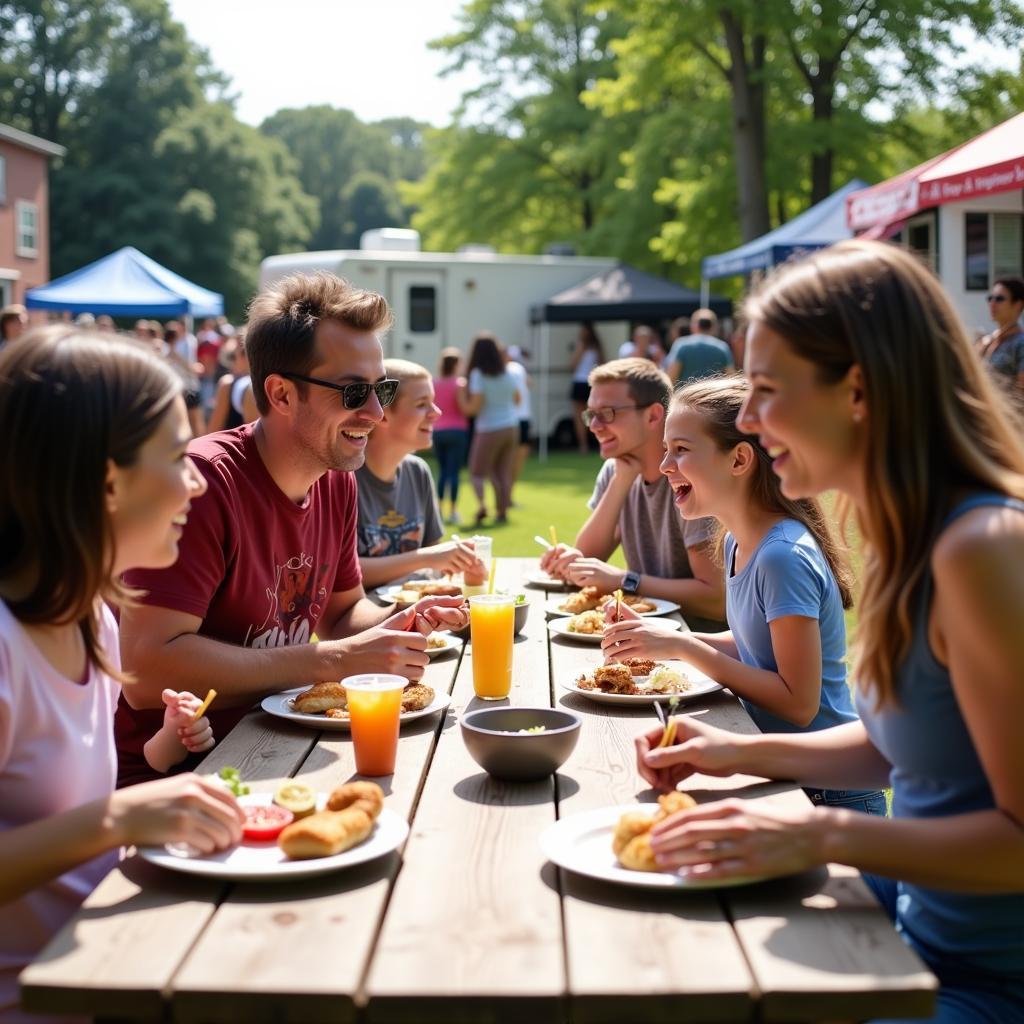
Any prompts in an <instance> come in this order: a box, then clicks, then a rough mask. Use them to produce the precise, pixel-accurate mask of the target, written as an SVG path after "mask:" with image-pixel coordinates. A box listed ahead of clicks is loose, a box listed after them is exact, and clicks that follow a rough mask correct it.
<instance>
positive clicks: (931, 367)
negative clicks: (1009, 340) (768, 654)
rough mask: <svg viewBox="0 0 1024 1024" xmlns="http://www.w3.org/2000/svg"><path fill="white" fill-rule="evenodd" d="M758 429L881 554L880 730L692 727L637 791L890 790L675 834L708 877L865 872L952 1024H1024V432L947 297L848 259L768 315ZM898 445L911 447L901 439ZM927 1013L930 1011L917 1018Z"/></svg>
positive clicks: (865, 625) (801, 490)
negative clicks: (731, 785) (836, 502)
mask: <svg viewBox="0 0 1024 1024" xmlns="http://www.w3.org/2000/svg"><path fill="white" fill-rule="evenodd" d="M745 317H746V320H747V323H748V324H749V327H748V330H747V351H746V363H745V369H746V374H747V377H748V378H749V379H750V384H751V390H750V394H749V396H748V397H747V400H746V403H745V404H744V406H743V409H742V411H741V413H740V416H739V420H738V422H739V426H740V429H741V430H743V431H744V432H745V433H747V434H750V435H752V436H757V438H758V439H759V441H760V443H761V445H762V446H763V447H764V448H765V450H766V451H767V452H768V454H769V455H770V456H771V458H772V460H773V462H772V466H773V470H774V472H775V473H776V475H777V476H778V477H779V483H780V486H781V489H782V493H783V494H784V495H785V496H786V497H787V498H790V499H792V500H797V499H800V498H804V497H810V496H814V495H819V494H822V493H824V492H826V491H830V490H838V491H839V492H840V494H841V496H842V499H843V501H844V502H845V503H846V504H847V505H848V506H850V507H851V508H852V511H853V512H854V513H855V515H856V519H857V525H858V527H859V529H860V533H861V535H862V537H863V538H864V551H865V559H864V570H863V586H862V592H861V597H860V601H859V611H860V616H859V622H858V626H857V632H858V649H857V656H856V659H855V661H854V664H853V668H852V675H853V679H854V682H855V684H856V704H857V710H858V712H859V714H860V718H861V720H860V721H859V722H850V723H847V724H846V725H840V726H836V727H835V728H832V729H824V730H822V731H820V732H813V733H802V734H797V735H793V734H785V735H765V736H739V735H735V734H733V733H730V732H727V731H724V730H721V729H714V728H711V727H710V726H707V725H704V724H703V723H700V722H699V721H698V720H696V719H694V718H686V717H681V718H679V719H677V720H676V721H677V726H678V732H677V734H676V741H675V742H674V743H673V744H671V745H669V746H667V747H665V748H663V749H655V748H656V747H657V744H658V743H659V742H660V740H661V737H662V730H661V729H660V728H659V729H656V730H652V731H651V732H648V733H646V734H645V735H643V736H641V737H638V740H637V762H638V768H639V771H640V774H641V775H642V776H643V778H644V779H646V780H647V781H648V782H649V783H650V784H651V785H653V786H656V787H657V788H666V787H667V788H675V786H676V785H677V784H678V783H680V782H681V781H683V780H684V779H685V778H686V777H687V776H688V775H689V774H690V773H691V772H702V773H705V774H710V775H717V776H728V775H732V774H734V773H741V774H744V775H758V776H764V777H767V778H776V779H794V780H796V781H797V782H799V783H801V784H802V785H805V786H825V787H846V786H864V787H867V786H886V785H889V786H891V787H892V818H879V817H876V816H874V815H866V814H853V813H850V812H849V811H848V810H843V809H840V808H834V807H821V806H818V807H813V806H811V805H810V804H808V806H807V808H806V809H794V810H788V811H779V810H775V809H771V808H767V807H757V806H755V805H752V804H750V803H747V802H746V801H740V800H727V801H724V802H719V803H705V804H703V805H701V806H700V807H698V808H694V809H692V810H688V811H683V812H681V813H679V814H676V815H673V816H671V817H669V818H668V819H666V820H665V821H663V822H661V823H659V825H658V826H656V827H655V829H654V832H653V838H652V848H653V850H654V852H655V855H656V857H657V859H658V863H659V864H660V865H661V866H662V867H663V868H665V869H667V870H676V871H678V870H681V871H685V872H686V873H687V874H688V875H689V876H690V877H692V878H695V879H702V880H706V881H715V880H723V879H728V878H731V877H735V876H740V875H756V874H786V873H789V872H794V871H802V870H804V869H805V868H809V867H812V866H815V865H819V864H826V863H828V862H830V861H834V862H837V863H840V864H849V865H852V866H853V867H856V868H859V869H860V870H861V871H862V872H863V873H864V879H865V881H866V882H867V883H868V884H869V886H870V887H871V888H872V889H873V890H874V892H875V894H876V895H877V896H878V898H879V899H880V901H881V902H882V905H883V906H884V907H885V909H886V910H887V911H888V912H889V914H890V915H892V917H893V919H894V921H895V923H896V926H897V928H898V929H899V931H900V934H901V935H902V937H903V938H904V940H905V941H906V942H907V943H908V945H909V946H911V947H912V948H913V949H914V950H915V951H916V952H917V954H918V955H919V956H920V957H921V959H922V960H923V961H924V962H925V964H927V966H928V967H929V968H930V970H931V971H932V972H933V973H934V974H935V975H936V976H937V977H938V979H939V983H940V989H939V993H938V1007H937V1010H936V1012H935V1014H934V1016H933V1017H931V1018H930V1019H931V1020H932V1022H933V1024H979V1022H986V1024H1004V1022H1007V1021H1019V1020H1024V872H1022V871H1021V865H1022V864H1024V786H1022V785H1021V780H1022V779H1024V744H1022V743H1021V741H1020V723H1021V722H1024V630H1022V629H1021V620H1020V610H1021V608H1024V429H1022V424H1021V420H1020V419H1019V417H1018V415H1017V413H1016V411H1015V410H1014V408H1013V404H1012V401H1011V399H1010V398H1009V397H1008V396H1006V395H1005V394H1003V393H1002V392H1001V390H1000V389H999V387H998V386H997V385H996V384H995V383H994V382H993V381H992V379H991V378H990V376H989V374H988V373H987V372H986V369H985V367H984V366H983V365H982V362H981V360H980V359H979V357H978V355H977V353H976V352H975V351H974V348H973V346H972V344H971V342H970V341H969V339H968V337H967V332H966V330H965V328H964V326H963V324H962V323H961V322H960V319H959V317H958V316H957V313H956V311H955V309H954V307H953V304H952V302H951V300H950V298H949V296H948V295H947V294H946V293H945V292H944V291H943V289H942V287H941V285H940V284H939V283H938V281H937V280H936V279H935V277H934V275H933V274H932V273H931V271H930V270H929V269H928V268H927V267H925V265H924V264H923V263H921V262H920V261H919V260H918V259H917V258H916V257H914V256H913V255H911V254H910V253H908V252H906V251H905V250H903V249H901V248H899V247H897V246H893V245H886V244H884V243H879V242H867V241H860V240H854V241H850V242H843V243H841V244H839V245H836V246H834V247H832V248H830V249H825V250H822V251H820V252H817V253H813V254H812V255H810V256H808V257H806V258H805V259H803V260H801V261H800V262H798V263H794V264H792V265H789V266H787V267H785V268H784V269H783V270H781V271H780V272H779V273H777V274H776V275H774V276H773V277H771V278H769V279H768V280H767V281H766V282H765V284H764V285H763V286H762V287H761V288H760V290H759V291H758V292H756V293H755V294H754V295H753V296H752V297H751V298H750V299H749V300H748V302H747V304H746V309H745ZM894 439H898V443H894ZM915 1019H916V1018H915Z"/></svg>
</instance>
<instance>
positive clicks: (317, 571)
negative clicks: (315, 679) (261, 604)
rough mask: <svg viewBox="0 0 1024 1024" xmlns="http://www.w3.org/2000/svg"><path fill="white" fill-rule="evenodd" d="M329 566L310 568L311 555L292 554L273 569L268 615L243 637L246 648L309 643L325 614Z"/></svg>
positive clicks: (266, 592)
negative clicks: (272, 585) (272, 584)
mask: <svg viewBox="0 0 1024 1024" xmlns="http://www.w3.org/2000/svg"><path fill="white" fill-rule="evenodd" d="M330 573H331V566H330V565H327V564H323V565H320V566H318V567H315V568H314V566H313V556H312V555H307V554H305V553H302V554H298V555H294V556H293V557H292V558H289V559H288V561H287V562H285V563H284V564H283V565H275V566H274V587H273V589H271V588H270V587H268V588H267V589H266V591H265V594H266V598H267V613H266V616H265V617H264V619H263V621H262V622H261V623H260V624H259V625H255V624H254V625H251V626H250V627H249V629H248V630H247V631H246V634H245V644H244V646H246V647H287V646H290V645H292V644H305V643H309V638H310V636H311V635H312V633H313V630H314V629H316V624H317V623H318V622H319V621H320V616H321V615H323V613H324V608H325V607H326V605H327V596H328V594H329V592H330V591H329V589H328V585H329V582H330Z"/></svg>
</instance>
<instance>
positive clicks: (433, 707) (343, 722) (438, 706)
mask: <svg viewBox="0 0 1024 1024" xmlns="http://www.w3.org/2000/svg"><path fill="white" fill-rule="evenodd" d="M308 689H309V687H308V686H301V687H299V688H298V689H297V690H285V691H284V692H283V693H273V694H271V695H270V696H269V697H264V698H263V700H262V701H261V702H260V707H261V708H263V710H264V711H266V712H267V714H268V715H276V716H277V717H278V718H287V719H288V721H289V722H298V723H299V725H307V726H309V728H310V729H322V730H323V731H324V732H349V731H351V728H352V726H351V723H350V722H349V720H348V719H347V718H328V717H327V716H326V715H309V714H303V713H302V712H301V711H293V710H292V706H291V700H292V698H293V697H297V696H298V695H299V694H300V693H303V692H305V691H306V690H308ZM451 702H452V699H451V697H449V696H448V694H447V693H444V692H438V691H436V690H435V691H434V699H433V700H432V701H431V702H430V703H429V704H428V705H427V706H426V707H425V708H421V709H420V710H419V711H403V712H402V714H401V716H400V719H399V720H400V721H401V723H402V724H403V725H404V724H405V723H406V722H412V721H414V720H415V719H417V718H425V717H426V716H427V715H436V714H437V712H438V711H444V709H445V708H446V707H448V705H449V704H451Z"/></svg>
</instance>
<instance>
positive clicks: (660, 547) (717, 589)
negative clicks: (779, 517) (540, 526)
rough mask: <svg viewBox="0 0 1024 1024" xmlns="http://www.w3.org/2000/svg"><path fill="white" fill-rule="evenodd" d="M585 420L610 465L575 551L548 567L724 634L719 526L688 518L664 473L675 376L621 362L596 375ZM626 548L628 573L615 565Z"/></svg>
mask: <svg viewBox="0 0 1024 1024" xmlns="http://www.w3.org/2000/svg"><path fill="white" fill-rule="evenodd" d="M590 386H591V390H590V397H589V398H588V400H587V413H586V418H587V419H588V420H589V421H590V422H589V424H588V425H589V427H590V431H591V433H593V435H594V436H595V437H596V438H597V440H598V442H599V444H600V446H601V454H602V455H603V456H604V457H605V459H606V461H605V464H604V465H603V466H602V467H601V471H600V472H599V473H598V476H597V482H596V484H595V486H594V493H593V495H592V496H591V498H590V501H589V502H588V503H587V504H588V507H589V508H590V510H591V514H590V517H589V518H588V519H587V521H586V522H585V523H584V524H583V526H582V527H581V528H580V531H579V533H578V534H577V535H576V544H575V546H574V547H567V546H565V545H562V544H559V545H556V546H555V547H554V548H552V549H551V550H550V551H548V552H547V554H545V556H544V557H543V559H542V560H541V567H542V568H544V569H545V570H547V572H549V573H552V574H553V575H555V576H559V577H562V578H564V579H567V580H569V581H571V582H572V583H575V584H576V585H577V586H581V587H582V586H588V585H593V586H598V587H601V588H602V589H603V590H605V591H607V592H608V593H611V592H612V591H613V590H615V589H616V588H618V587H622V588H623V590H625V591H627V592H634V593H639V594H642V595H643V596H645V597H660V598H664V599H666V600H669V601H675V602H676V603H677V604H678V605H679V606H680V608H681V609H682V612H683V615H684V617H685V618H686V621H687V623H688V624H689V625H690V628H691V629H694V630H699V631H701V632H705V633H711V632H718V631H720V630H723V629H726V628H727V626H726V623H725V580H724V574H723V572H722V568H721V566H720V565H718V564H717V563H716V562H715V560H714V557H713V555H712V552H711V544H710V543H709V539H710V536H711V533H712V531H713V528H714V520H712V519H698V520H692V521H689V522H687V521H684V520H683V518H682V516H680V514H679V512H678V510H677V509H676V507H675V503H674V496H673V493H672V487H671V485H670V484H669V482H668V479H667V478H666V477H665V476H663V475H662V473H661V472H660V470H659V466H660V463H661V459H662V456H663V454H664V443H663V436H664V424H665V407H666V405H667V403H668V398H669V394H670V392H671V388H670V385H669V381H668V377H667V376H666V374H665V372H664V371H663V370H659V369H658V368H657V367H656V366H654V365H653V364H652V363H651V362H650V361H649V360H646V359H616V360H614V361H613V362H610V363H605V364H604V365H603V366H599V367H597V368H596V369H595V370H594V371H593V372H592V373H591V375H590ZM620 544H621V545H622V549H623V553H624V554H625V556H626V565H627V567H628V568H627V570H626V571H625V572H624V571H623V570H622V569H619V568H617V567H616V566H613V565H610V564H609V563H608V561H607V559H609V558H610V557H611V556H612V554H613V553H614V551H615V549H616V548H617V547H618V546H619V545H620Z"/></svg>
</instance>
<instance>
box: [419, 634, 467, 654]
mask: <svg viewBox="0 0 1024 1024" xmlns="http://www.w3.org/2000/svg"><path fill="white" fill-rule="evenodd" d="M461 647H462V641H461V640H460V639H459V638H458V637H457V636H452V634H451V633H447V632H441V633H431V634H430V636H428V637H427V657H428V658H440V657H441V655H443V654H447V653H448V652H449V651H457V650H459V649H460V648H461Z"/></svg>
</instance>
